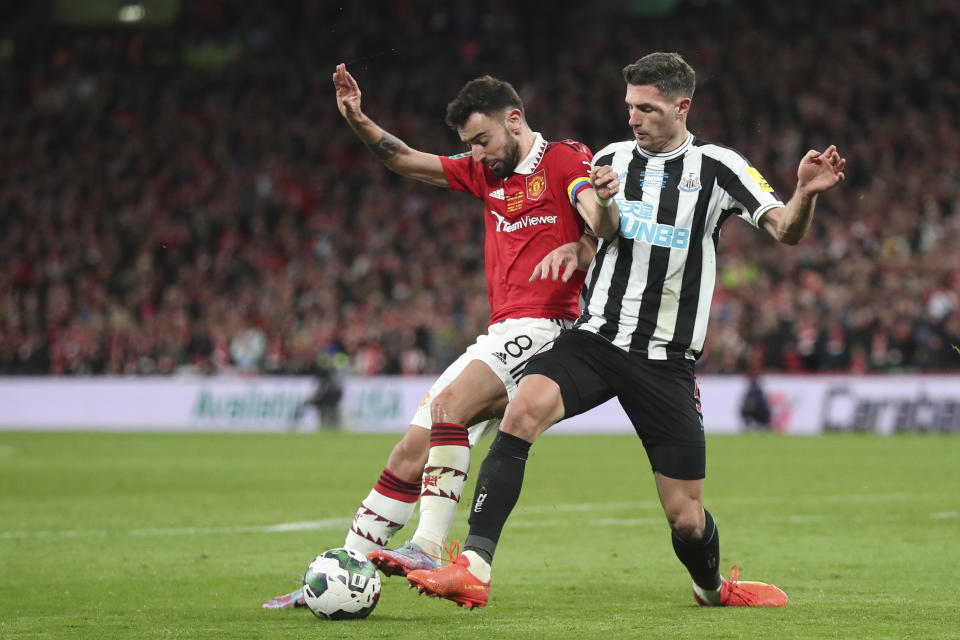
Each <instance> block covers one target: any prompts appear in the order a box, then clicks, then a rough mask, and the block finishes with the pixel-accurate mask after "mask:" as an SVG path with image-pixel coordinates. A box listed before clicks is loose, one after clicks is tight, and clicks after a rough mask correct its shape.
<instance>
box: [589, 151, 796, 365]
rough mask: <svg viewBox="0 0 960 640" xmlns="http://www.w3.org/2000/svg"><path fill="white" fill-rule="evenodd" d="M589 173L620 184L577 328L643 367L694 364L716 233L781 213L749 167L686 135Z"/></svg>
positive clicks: (612, 154)
mask: <svg viewBox="0 0 960 640" xmlns="http://www.w3.org/2000/svg"><path fill="white" fill-rule="evenodd" d="M593 163H594V165H598V166H599V165H612V166H613V168H614V170H616V172H617V174H618V175H619V177H620V192H619V194H618V195H617V196H616V201H617V205H618V206H619V208H620V233H619V235H618V236H617V237H616V238H615V239H613V240H612V241H607V240H601V241H600V246H599V247H598V250H597V255H596V257H595V258H594V260H593V263H592V264H591V265H590V269H589V271H588V272H587V279H586V290H585V294H584V307H583V308H584V311H583V313H582V315H581V316H580V319H579V320H577V323H576V328H578V329H582V330H584V331H590V332H592V333H596V334H599V335H600V336H602V337H604V338H606V339H607V340H609V341H610V342H612V343H613V344H614V345H616V346H617V347H619V348H620V349H623V350H625V351H630V352H634V353H638V354H644V355H646V357H648V358H650V359H654V360H665V359H668V358H669V359H673V358H683V357H685V358H688V359H692V360H695V359H697V358H698V357H699V356H700V352H701V351H702V350H703V343H704V340H705V338H706V335H707V321H708V319H709V317H710V301H711V300H712V298H713V288H714V283H715V281H716V261H717V255H716V249H717V242H718V241H719V238H720V226H721V225H722V224H723V222H724V221H725V220H726V219H727V218H728V217H730V216H731V215H737V216H739V217H741V218H743V219H744V220H746V221H747V222H749V223H750V224H752V225H753V226H754V227H757V226H759V221H760V217H761V216H762V215H763V214H764V212H766V211H768V210H770V209H772V208H774V207H780V206H783V203H782V202H781V201H780V199H779V198H778V197H777V195H776V194H775V193H774V191H773V189H772V188H771V187H770V185H769V184H768V183H767V182H766V180H764V179H763V176H761V175H760V173H759V172H758V171H757V170H756V169H754V168H753V167H752V166H751V165H750V163H749V162H748V161H747V159H746V158H744V157H743V156H741V155H740V154H739V153H737V152H736V151H734V150H733V149H729V148H727V147H722V146H719V145H715V144H712V143H709V142H705V141H702V140H697V139H696V138H694V136H693V134H688V135H687V139H686V141H685V142H684V143H683V144H682V145H680V147H678V148H677V149H674V150H673V151H669V152H666V153H648V152H646V151H644V150H643V149H640V148H639V147H638V146H637V144H636V141H635V140H627V141H624V142H615V143H613V144H610V145H607V146H606V147H604V148H603V149H602V150H601V151H600V152H598V153H597V154H596V155H595V156H594V161H593Z"/></svg>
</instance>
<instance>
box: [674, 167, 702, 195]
mask: <svg viewBox="0 0 960 640" xmlns="http://www.w3.org/2000/svg"><path fill="white" fill-rule="evenodd" d="M677 189H679V190H680V191H684V192H686V193H693V192H694V191H700V176H698V175H697V174H696V172H694V171H691V172H690V173H688V174H687V175H686V176H685V177H683V178H681V179H680V184H678V185H677Z"/></svg>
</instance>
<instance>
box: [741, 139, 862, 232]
mask: <svg viewBox="0 0 960 640" xmlns="http://www.w3.org/2000/svg"><path fill="white" fill-rule="evenodd" d="M846 164H847V161H846V160H845V159H844V158H843V157H842V156H841V155H840V154H839V153H837V147H836V145H830V146H829V147H827V149H826V151H823V152H820V151H816V150H813V149H811V150H810V151H808V152H807V155H805V156H803V159H802V160H801V161H800V166H799V167H798V168H797V188H796V190H795V191H794V192H793V197H791V198H790V201H789V202H787V204H786V206H784V207H777V208H776V209H771V210H770V211H767V212H766V213H765V214H763V217H762V218H761V219H760V224H761V225H762V226H763V228H764V229H766V230H767V231H768V232H769V233H770V235H772V236H773V237H774V238H776V239H777V240H779V241H780V242H783V243H785V244H797V243H798V242H800V240H801V239H802V238H803V236H805V235H806V234H807V231H808V230H809V229H810V224H811V223H812V222H813V210H814V208H815V207H816V204H817V195H818V194H821V193H823V192H824V191H827V190H828V189H831V188H833V187H834V186H835V185H837V184H839V183H840V182H843V169H844V167H845V166H846Z"/></svg>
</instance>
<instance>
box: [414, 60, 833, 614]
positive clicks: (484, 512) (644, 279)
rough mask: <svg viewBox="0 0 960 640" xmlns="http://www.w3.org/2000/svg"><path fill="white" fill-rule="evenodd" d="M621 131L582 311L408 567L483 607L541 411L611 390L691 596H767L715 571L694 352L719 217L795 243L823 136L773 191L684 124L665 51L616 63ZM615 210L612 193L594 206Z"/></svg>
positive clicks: (716, 547) (689, 93)
mask: <svg viewBox="0 0 960 640" xmlns="http://www.w3.org/2000/svg"><path fill="white" fill-rule="evenodd" d="M623 77H624V80H625V81H626V84H627V87H626V105H627V112H628V114H629V121H628V123H629V125H630V127H631V129H632V130H633V138H632V139H630V140H627V141H624V142H617V143H613V144H611V145H608V146H607V147H605V148H604V149H603V150H601V151H600V152H599V153H597V155H596V157H595V158H594V165H595V166H612V167H613V169H614V170H615V171H616V172H617V173H618V174H619V176H620V181H621V185H620V188H619V191H618V193H617V194H616V195H615V197H614V200H615V201H616V203H617V205H618V207H617V210H618V211H619V215H620V220H619V232H618V234H617V236H616V237H615V238H613V239H611V240H607V239H604V240H602V241H601V242H600V245H599V248H598V250H597V254H596V257H595V258H594V260H593V263H592V264H591V265H590V268H589V271H588V273H587V281H586V291H585V310H584V312H583V313H582V315H581V316H580V318H579V319H578V320H577V322H576V324H575V326H574V328H573V329H572V330H570V331H564V332H563V333H561V335H560V336H559V337H558V338H557V339H556V340H555V341H554V342H553V344H552V345H551V346H550V348H549V349H545V350H543V351H541V352H540V353H538V354H537V355H536V356H534V357H533V358H531V359H530V361H529V362H528V363H527V366H526V369H525V373H524V377H523V378H522V380H521V381H520V385H519V389H518V391H517V394H516V396H515V397H514V398H513V399H512V400H511V402H510V404H509V406H508V407H507V410H506V413H505V415H504V418H503V421H502V423H501V425H500V432H499V433H498V434H497V436H496V438H495V439H494V441H493V444H492V445H491V447H490V452H489V453H488V455H487V457H486V459H485V460H484V462H483V464H482V465H481V467H480V471H479V473H478V475H477V488H476V495H475V497H474V502H473V508H472V509H471V513H470V533H469V535H468V537H467V539H466V541H465V544H464V552H463V554H462V555H460V556H459V557H458V558H457V560H456V562H455V563H453V564H450V565H448V566H445V567H443V568H442V569H437V570H432V571H413V572H410V573H409V574H408V575H407V578H408V580H409V581H410V584H411V585H412V586H415V587H418V588H419V589H420V590H421V592H422V593H423V592H425V593H428V594H430V595H434V596H439V597H443V598H446V599H449V600H453V601H455V602H457V603H458V604H460V605H467V606H470V607H481V606H484V605H485V604H486V603H487V599H488V597H489V589H490V569H491V563H492V560H493V555H494V551H495V549H496V546H497V543H498V542H499V538H500V534H501V531H502V529H503V525H504V523H505V522H506V520H507V517H508V516H509V514H510V511H511V510H512V509H513V507H514V505H515V504H516V501H517V499H518V498H519V495H520V489H521V485H522V482H523V471H524V465H525V461H526V458H527V455H528V452H529V449H530V446H531V444H532V443H533V441H534V440H536V438H537V437H538V436H539V435H540V434H541V433H543V432H544V431H545V430H547V429H548V428H549V427H550V426H551V425H553V424H554V423H556V422H558V421H559V420H562V419H563V418H565V417H569V416H573V415H577V414H579V413H583V412H584V411H587V410H589V409H591V408H593V407H595V406H597V405H599V404H601V403H603V402H605V401H606V400H608V399H610V398H612V397H616V398H617V399H618V400H619V401H620V404H621V406H623V408H624V411H625V412H626V414H627V415H628V416H629V417H630V420H631V422H632V423H633V426H634V429H635V430H636V432H637V434H638V435H639V436H640V439H641V442H642V443H643V446H644V448H645V449H646V453H647V457H648V459H649V461H650V464H651V467H652V470H653V475H654V480H655V482H656V486H657V493H658V495H659V497H660V502H661V504H662V506H663V510H664V513H665V515H666V518H667V522H668V524H669V526H670V530H671V539H672V545H673V548H674V551H675V553H676V555H677V557H678V559H679V560H680V561H681V563H683V565H684V566H685V567H686V568H687V570H688V571H689V573H690V576H691V577H692V578H693V591H694V597H695V599H696V601H697V602H698V603H699V604H701V605H727V606H781V605H785V604H786V603H787V596H786V594H785V593H784V592H783V591H781V590H780V589H778V588H777V587H775V586H773V585H768V584H764V583H760V582H745V581H739V580H738V579H737V578H738V576H739V568H737V567H734V569H733V570H731V574H730V579H729V580H727V579H724V578H722V577H721V575H720V569H719V556H720V542H719V534H718V531H717V526H716V523H715V521H714V519H713V516H712V515H711V514H710V512H709V511H707V510H705V509H704V508H703V500H702V497H703V483H704V477H705V469H706V456H705V439H704V432H703V418H702V414H701V411H700V398H699V390H698V389H697V384H696V379H695V377H694V363H695V361H696V359H697V357H698V356H699V355H700V352H701V350H702V349H703V344H704V339H705V336H706V328H707V320H708V318H709V313H710V301H711V298H712V295H713V288H714V279H715V276H716V269H715V262H716V245H717V242H718V241H719V234H720V225H721V224H722V223H723V222H724V221H725V220H726V219H727V218H729V217H731V216H737V217H739V218H741V219H742V220H744V221H746V222H747V223H748V224H751V225H752V226H754V227H758V228H762V229H764V230H766V231H767V232H768V233H770V235H772V236H773V237H774V238H776V239H777V240H778V241H780V242H783V243H786V244H796V243H797V242H799V241H800V239H801V238H803V236H804V235H805V234H806V232H807V230H808V229H809V228H810V224H811V222H812V219H813V211H814V206H815V203H816V199H817V195H818V194H820V193H822V192H824V191H826V190H828V189H830V188H831V187H833V186H835V185H836V184H837V183H839V182H840V181H842V180H843V169H844V164H845V161H844V159H843V158H842V157H841V156H840V155H839V154H838V153H837V150H836V148H835V147H833V146H831V147H828V148H827V149H826V150H825V151H822V152H820V151H814V150H811V151H809V152H808V153H807V154H806V155H805V156H804V157H803V159H802V160H801V161H800V165H799V168H798V170H797V186H796V190H795V191H794V194H793V196H792V197H791V198H790V200H789V201H788V202H787V203H786V204H784V203H783V202H781V201H780V199H779V198H778V197H777V195H776V194H775V193H774V190H773V188H771V187H770V185H769V184H768V183H767V182H766V180H764V179H763V176H762V175H761V174H760V173H759V172H758V171H757V170H756V169H755V168H754V167H753V166H752V165H751V164H750V163H749V162H748V161H747V160H746V158H744V157H743V156H741V155H740V154H739V153H737V152H736V151H734V150H732V149H729V148H726V147H722V146H719V145H716V144H712V143H710V142H707V141H704V140H700V139H698V138H697V137H695V136H694V135H693V134H691V133H690V132H689V131H688V130H687V127H686V121H687V115H688V114H689V112H690V105H691V100H692V98H693V92H694V87H695V74H694V71H693V69H692V68H691V67H690V66H689V65H688V64H687V63H686V61H684V60H683V58H681V57H680V56H679V55H677V54H673V53H652V54H650V55H647V56H645V57H643V58H641V59H640V60H639V61H637V62H636V63H634V64H631V65H628V66H627V67H625V68H624V70H623ZM607 211H608V213H610V214H612V213H613V207H611V208H610V209H608V210H607Z"/></svg>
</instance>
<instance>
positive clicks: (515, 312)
mask: <svg viewBox="0 0 960 640" xmlns="http://www.w3.org/2000/svg"><path fill="white" fill-rule="evenodd" d="M592 159H593V154H592V153H591V152H590V149H588V148H587V147H586V146H585V145H583V144H581V143H579V142H575V141H573V140H565V141H563V142H546V141H545V140H544V139H543V138H542V137H541V136H540V134H537V137H536V140H535V141H534V144H533V148H532V149H531V150H530V153H529V154H527V157H526V158H524V159H523V160H521V162H520V163H519V164H518V165H517V168H516V169H514V173H513V174H512V175H511V176H510V177H509V178H506V179H503V178H498V177H497V176H495V175H494V174H493V172H492V171H490V169H489V168H488V167H487V166H486V165H485V164H483V163H481V162H474V161H473V159H472V158H471V156H470V154H464V155H462V156H452V157H441V158H440V161H441V163H442V164H443V170H444V173H446V175H447V182H449V184H450V188H451V189H453V190H454V191H464V192H466V193H472V194H473V195H475V196H477V197H478V198H480V199H482V200H483V204H484V218H485V222H484V224H485V226H486V239H485V241H484V260H485V264H486V275H487V295H488V296H489V298H490V324H493V323H495V322H500V321H501V320H506V319H507V318H564V319H568V320H575V319H576V318H577V317H578V316H579V315H580V311H579V308H578V300H579V297H580V289H581V288H582V287H583V279H584V276H585V273H584V272H583V271H579V270H578V271H577V272H576V273H575V274H574V275H573V276H572V277H571V278H570V280H569V281H568V282H561V281H560V280H557V281H556V282H554V281H553V280H537V281H536V282H529V279H530V274H531V273H533V268H534V267H535V266H537V263H538V262H540V260H542V259H543V258H544V256H546V255H547V254H548V253H550V252H551V251H553V250H554V249H556V248H557V247H559V246H560V245H562V244H566V243H568V242H575V241H576V240H577V239H578V238H580V235H581V234H582V233H583V228H584V222H583V218H581V217H580V214H579V212H578V211H577V209H576V205H575V202H576V196H577V192H579V191H580V189H583V188H584V187H589V186H590V161H591V160H592Z"/></svg>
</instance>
